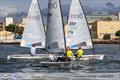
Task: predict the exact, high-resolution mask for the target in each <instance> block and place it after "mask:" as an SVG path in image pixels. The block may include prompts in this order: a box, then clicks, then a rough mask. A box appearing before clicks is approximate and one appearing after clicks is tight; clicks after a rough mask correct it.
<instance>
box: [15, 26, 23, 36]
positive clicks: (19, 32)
mask: <svg viewBox="0 0 120 80" xmlns="http://www.w3.org/2000/svg"><path fill="white" fill-rule="evenodd" d="M23 31H24V27H19V28H18V32H17V33H18V34H19V36H22V34H23Z"/></svg>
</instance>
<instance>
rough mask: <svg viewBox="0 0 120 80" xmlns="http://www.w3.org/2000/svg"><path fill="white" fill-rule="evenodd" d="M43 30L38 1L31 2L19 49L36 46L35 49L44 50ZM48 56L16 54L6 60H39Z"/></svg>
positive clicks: (44, 38)
mask: <svg viewBox="0 0 120 80" xmlns="http://www.w3.org/2000/svg"><path fill="white" fill-rule="evenodd" d="M45 42H46V37H45V30H44V25H43V20H42V15H41V11H40V7H39V4H38V0H32V2H31V5H30V8H29V12H28V16H27V20H26V27H25V30H24V32H23V35H22V40H21V45H20V46H21V47H28V48H31V47H32V45H33V44H35V45H36V48H45ZM46 56H48V55H41V54H36V55H35V56H31V55H30V54H18V55H9V56H8V57H7V58H8V59H39V58H42V57H46Z"/></svg>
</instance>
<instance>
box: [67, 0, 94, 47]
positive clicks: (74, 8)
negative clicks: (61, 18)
mask: <svg viewBox="0 0 120 80" xmlns="http://www.w3.org/2000/svg"><path fill="white" fill-rule="evenodd" d="M66 29H67V32H66V45H67V46H70V47H71V49H78V46H81V47H82V48H83V49H90V48H93V45H92V40H91V36H90V32H89V29H88V24H87V21H86V18H85V14H84V11H83V9H82V6H81V3H80V0H72V3H71V7H70V13H69V19H68V26H67V28H66Z"/></svg>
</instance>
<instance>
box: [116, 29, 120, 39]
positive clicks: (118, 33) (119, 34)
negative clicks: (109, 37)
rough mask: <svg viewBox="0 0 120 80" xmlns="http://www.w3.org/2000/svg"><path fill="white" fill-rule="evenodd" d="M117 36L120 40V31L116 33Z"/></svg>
mask: <svg viewBox="0 0 120 80" xmlns="http://www.w3.org/2000/svg"><path fill="white" fill-rule="evenodd" d="M115 35H116V36H117V37H118V38H120V30H118V31H117V32H116V33H115Z"/></svg>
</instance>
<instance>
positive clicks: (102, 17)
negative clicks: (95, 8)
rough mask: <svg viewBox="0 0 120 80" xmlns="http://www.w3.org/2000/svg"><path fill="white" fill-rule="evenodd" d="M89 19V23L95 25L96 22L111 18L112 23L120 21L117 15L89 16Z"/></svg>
mask: <svg viewBox="0 0 120 80" xmlns="http://www.w3.org/2000/svg"><path fill="white" fill-rule="evenodd" d="M86 17H87V21H88V23H93V22H95V21H105V20H106V19H108V18H110V19H111V21H118V16H115V15H102V16H101V15H99V16H98V15H92V16H91V15H90V16H89V15H88V16H86Z"/></svg>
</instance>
